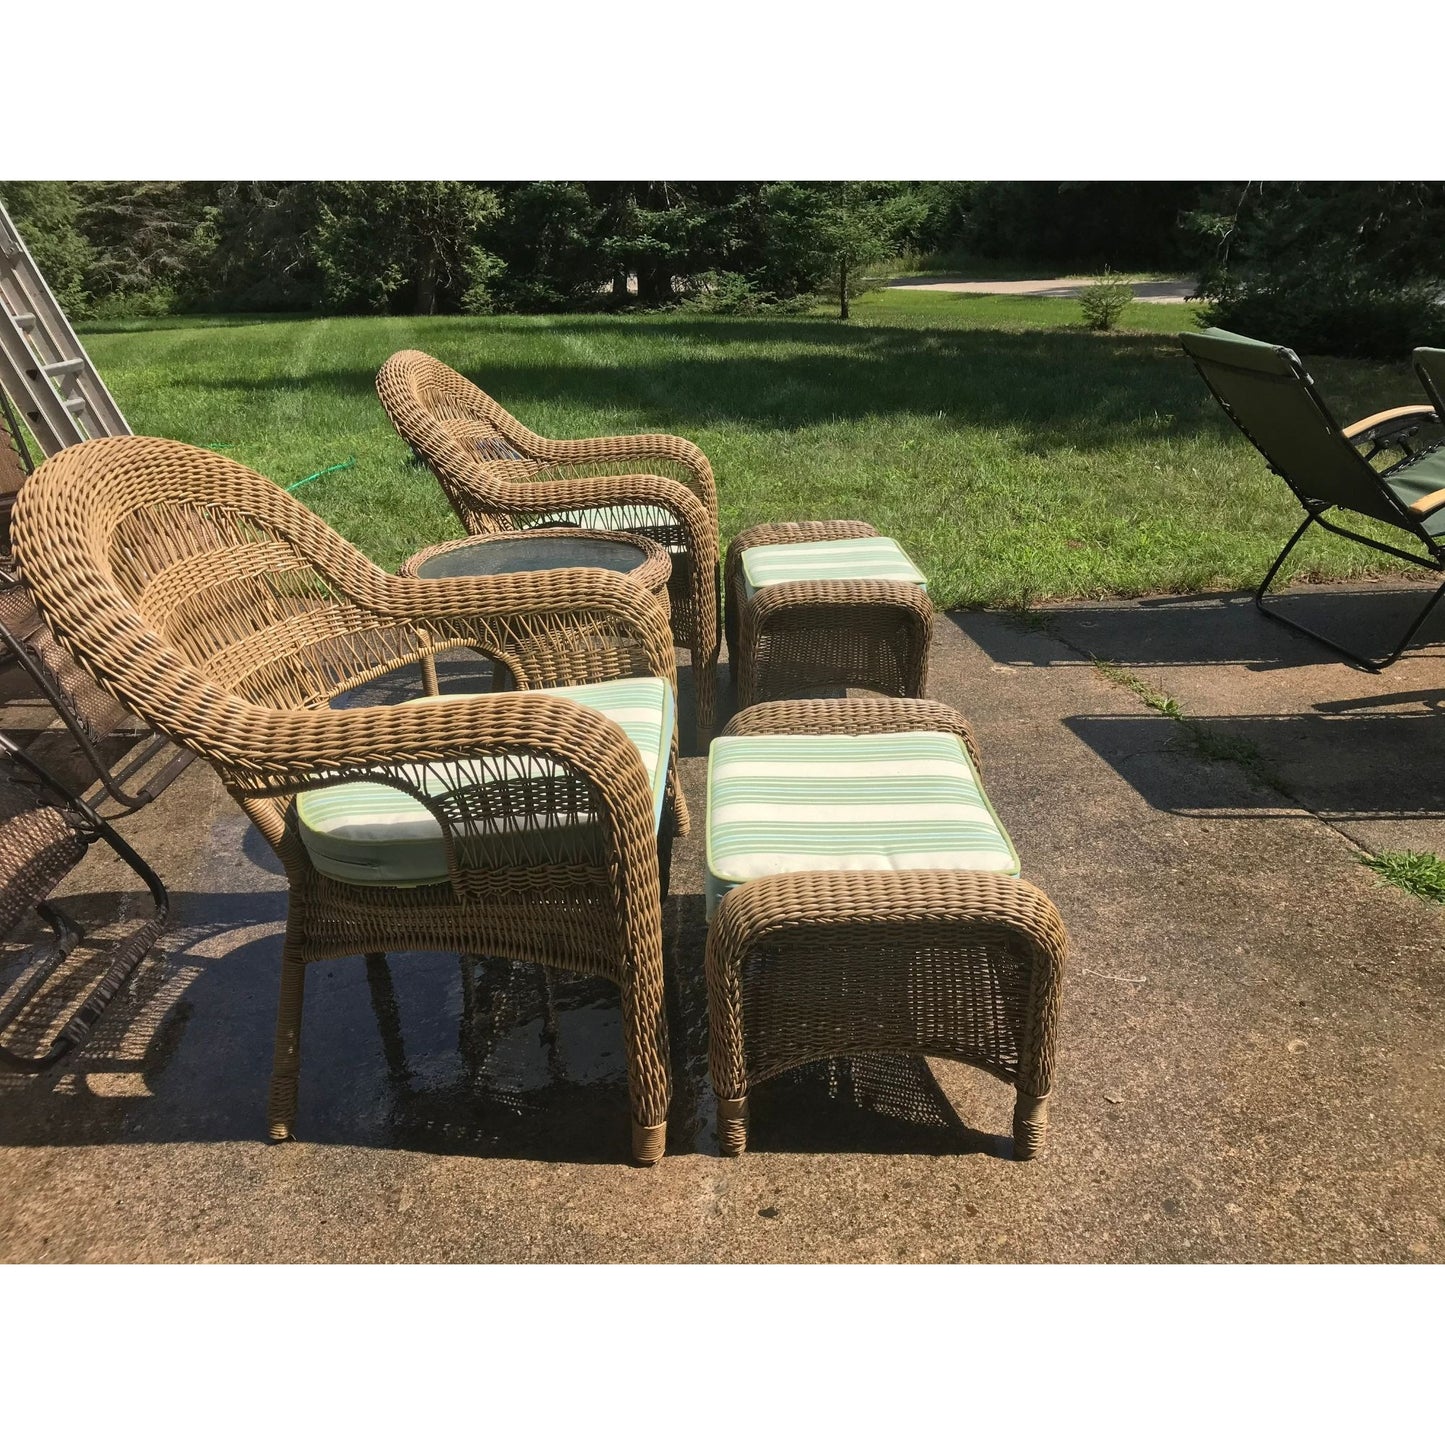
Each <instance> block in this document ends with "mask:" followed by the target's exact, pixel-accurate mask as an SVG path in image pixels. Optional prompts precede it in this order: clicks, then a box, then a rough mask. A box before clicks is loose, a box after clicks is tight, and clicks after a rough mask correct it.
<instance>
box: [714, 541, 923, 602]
mask: <svg viewBox="0 0 1445 1445" xmlns="http://www.w3.org/2000/svg"><path fill="white" fill-rule="evenodd" d="M742 574H743V592H744V594H745V595H746V596H748V597H751V596H752V595H753V594H754V593H755V592H756V591H757V590H758V588H760V587H769V586H772V585H773V584H774V583H777V582H822V581H839V582H858V581H874V580H877V581H887V582H916V583H917V584H918V586H920V587H922V588H923V589H924V590H925V591H927V589H928V579H927V578H926V577H925V576H924V575H923V573H922V572H920V571H919V570H918V568H917V567H916V566H915V565H914V562H913V559H912V558H911V557H910V556H909V555H908V553H907V552H905V551H904V550H903V548H902V547H900V546H899V545H898V543H897V542H895V541H894V540H893V538H892V537H840V538H837V539H836V540H832V541H826V542H770V543H767V544H765V545H764V546H761V547H749V548H748V549H747V550H746V551H745V552H744V553H743V555H742Z"/></svg>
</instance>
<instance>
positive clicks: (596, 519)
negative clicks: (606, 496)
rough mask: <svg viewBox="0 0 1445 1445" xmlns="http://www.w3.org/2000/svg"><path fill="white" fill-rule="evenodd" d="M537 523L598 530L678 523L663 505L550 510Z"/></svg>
mask: <svg viewBox="0 0 1445 1445" xmlns="http://www.w3.org/2000/svg"><path fill="white" fill-rule="evenodd" d="M536 525H537V526H539V527H592V528H594V529H595V530H596V531H599V532H636V531H640V530H643V529H645V528H648V527H677V526H679V525H680V523H679V522H678V520H677V518H676V517H674V516H673V514H672V513H671V512H669V511H668V510H667V508H666V507H647V506H642V505H640V504H639V505H637V506H631V507H583V508H582V509H581V510H580V511H576V512H553V513H551V514H550V515H548V516H547V517H545V518H543V519H542V520H541V521H540V522H538V523H537V524H536Z"/></svg>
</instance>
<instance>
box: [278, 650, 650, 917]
mask: <svg viewBox="0 0 1445 1445" xmlns="http://www.w3.org/2000/svg"><path fill="white" fill-rule="evenodd" d="M537 692H538V693H539V694H541V693H545V694H547V695H549V696H552V697H567V698H571V699H572V700H573V701H574V702H579V703H582V704H584V705H585V706H587V707H591V708H595V709H596V710H597V711H598V712H600V713H602V714H603V715H604V716H606V717H609V718H611V719H612V721H613V722H615V723H617V724H618V726H619V727H621V729H622V730H623V732H625V733H626V734H627V736H628V737H629V738H630V739H631V740H632V741H633V743H634V744H636V746H637V751H638V752H639V753H640V754H641V756H642V765H643V767H644V768H646V769H647V774H648V777H649V778H651V780H652V796H653V804H654V813H653V824H654V826H655V827H656V826H660V824H661V820H662V804H663V795H664V793H665V791H666V788H667V764H668V760H669V758H670V756H671V753H672V731H673V706H674V704H673V696H672V689H671V688H670V687H669V686H668V684H667V682H666V681H665V679H663V678H660V677H635V678H623V679H620V680H618V681H616V682H599V683H592V684H589V685H587V686H584V687H549V688H538V689H537ZM476 695H477V694H463V693H451V694H447V695H445V696H443V697H421V698H412V699H410V700H408V701H407V702H405V703H402V704H400V706H402V707H445V706H446V705H447V704H448V703H450V702H455V701H456V700H457V699H458V698H459V697H464V696H476ZM556 771H557V769H556V768H555V766H554V765H553V764H552V763H550V762H548V761H547V760H545V759H535V758H521V757H511V758H502V759H494V760H490V761H489V762H488V763H487V764H486V765H485V767H483V766H482V765H479V764H475V763H473V764H467V763H442V764H436V765H432V766H425V765H415V766H411V767H408V768H407V769H406V772H407V774H408V775H409V778H410V780H411V781H412V782H413V783H414V784H415V785H416V786H417V788H418V789H419V790H420V791H422V792H424V793H426V794H427V795H428V796H429V797H436V796H438V795H440V794H443V793H448V792H453V791H456V790H457V789H458V788H463V787H467V786H478V785H479V786H482V787H483V788H484V789H486V790H491V789H492V788H505V787H507V786H508V785H513V786H515V785H519V784H522V783H524V782H529V781H530V782H533V783H542V784H544V783H545V780H546V779H547V778H548V777H550V776H553V775H554V774H555V773H556ZM539 791H540V789H539ZM296 822H297V827H298V831H299V833H300V835H301V841H302V843H303V844H304V845H305V848H306V851H307V853H308V854H309V855H310V858H311V861H312V863H313V864H314V865H315V867H316V871H317V872H318V873H323V874H325V875H326V877H328V878H335V879H338V880H339V881H341V882H343V883H363V884H365V883H370V884H378V885H385V886H387V887H392V888H395V887H397V886H403V887H406V886H411V887H416V886H420V885H421V884H424V883H440V882H443V881H445V879H446V878H447V876H448V875H447V863H446V849H445V847H444V845H443V842H442V830H441V825H440V824H439V823H438V822H437V820H436V818H435V817H434V816H433V815H432V814H431V813H430V812H428V811H427V809H426V808H425V807H424V806H423V805H422V804H421V803H419V802H418V801H417V800H416V799H415V798H413V797H411V796H410V795H409V794H407V793H403V792H401V791H400V790H398V789H396V788H391V787H387V786H386V785H385V784H384V783H338V784H337V785H336V786H335V787H330V788H317V789H314V790H313V791H311V792H307V793H302V794H300V795H299V796H298V797H297V799H296ZM579 822H580V823H581V824H584V825H585V823H586V822H587V820H586V819H581V820H578V819H564V818H561V817H558V816H556V815H548V814H546V813H539V814H537V815H536V816H534V817H532V818H528V819H510V820H508V823H509V824H510V828H511V831H512V832H513V833H514V834H515V833H518V832H523V833H527V834H532V833H535V834H537V835H538V839H539V847H538V857H539V859H540V858H541V857H543V856H545V853H546V851H547V849H546V844H547V843H548V842H549V841H552V842H555V839H556V836H557V831H558V830H560V829H564V828H575V827H577V826H578V824H579ZM503 826H506V825H503ZM469 846H470V845H469ZM516 852H517V847H516V840H515V838H513V840H512V846H511V847H510V849H509V853H510V855H512V856H515V855H516Z"/></svg>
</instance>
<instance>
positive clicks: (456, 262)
mask: <svg viewBox="0 0 1445 1445" xmlns="http://www.w3.org/2000/svg"><path fill="white" fill-rule="evenodd" d="M500 209H501V206H500V201H499V199H498V196H497V193H496V192H495V191H493V190H491V189H489V188H487V187H485V186H481V185H478V184H477V183H476V182H473V181H331V182H325V183H323V184H322V185H321V187H320V197H319V204H318V214H317V224H316V230H315V235H314V246H315V255H316V265H317V268H318V270H319V271H320V273H321V277H322V288H323V295H324V298H325V302H326V305H327V307H328V308H329V309H331V310H337V311H345V310H360V311H399V310H404V311H409V312H411V313H413V314H415V315H420V316H429V315H432V314H433V313H434V312H436V311H437V310H439V309H440V310H448V311H454V310H457V309H458V308H459V307H460V305H461V303H462V301H463V299H466V300H467V301H468V304H469V305H470V306H471V307H472V308H473V309H480V308H484V307H485V305H486V302H487V300H488V297H489V287H490V285H491V284H492V282H493V281H494V280H495V278H496V275H497V272H498V266H497V258H496V257H495V256H494V255H493V254H492V253H491V252H490V251H489V250H488V249H487V248H486V247H484V246H483V245H482V239H483V235H484V233H485V231H486V229H487V227H488V226H489V225H490V224H491V223H492V222H493V221H494V220H495V219H496V217H497V215H498V214H499V212H500Z"/></svg>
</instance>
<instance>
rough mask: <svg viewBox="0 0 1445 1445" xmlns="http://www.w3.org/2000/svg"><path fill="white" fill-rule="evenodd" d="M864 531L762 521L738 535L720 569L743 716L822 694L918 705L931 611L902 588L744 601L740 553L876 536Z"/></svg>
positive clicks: (913, 590) (820, 587) (790, 593)
mask: <svg viewBox="0 0 1445 1445" xmlns="http://www.w3.org/2000/svg"><path fill="white" fill-rule="evenodd" d="M877 535H878V532H877V530H876V529H875V528H873V527H871V526H869V525H868V523H867V522H766V523H763V524H762V525H760V526H757V527H749V528H748V529H747V530H746V531H743V532H740V533H738V535H737V536H736V537H734V538H733V540H732V543H731V544H730V545H729V547H728V551H727V561H726V564H725V567H724V580H725V586H726V591H727V633H728V656H729V658H730V659H731V665H732V669H733V680H734V682H735V684H736V687H737V702H738V706H739V707H750V706H752V705H753V704H754V703H757V702H763V701H765V700H767V699H769V698H781V697H794V696H797V695H798V694H799V693H805V692H809V691H812V690H815V689H818V688H824V687H866V688H872V689H873V690H874V691H877V692H881V693H884V694H885V695H887V696H889V697H921V696H922V695H923V693H924V692H925V690H926V689H927V686H928V648H929V643H930V642H931V640H932V637H933V604H932V603H931V602H930V601H929V600H928V595H927V593H925V592H924V591H923V589H922V588H921V587H917V586H915V585H914V584H912V583H908V582H887V581H856V582H845V581H808V582H780V583H777V584H775V585H773V586H770V587H763V588H760V589H759V590H758V591H757V592H756V593H754V594H753V596H752V597H750V598H749V597H747V596H745V593H744V588H743V579H742V554H743V553H744V552H745V551H746V550H747V549H748V548H749V547H765V546H768V545H770V544H772V543H775V542H824V541H835V540H840V539H844V538H850V537H876V536H877Z"/></svg>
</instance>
